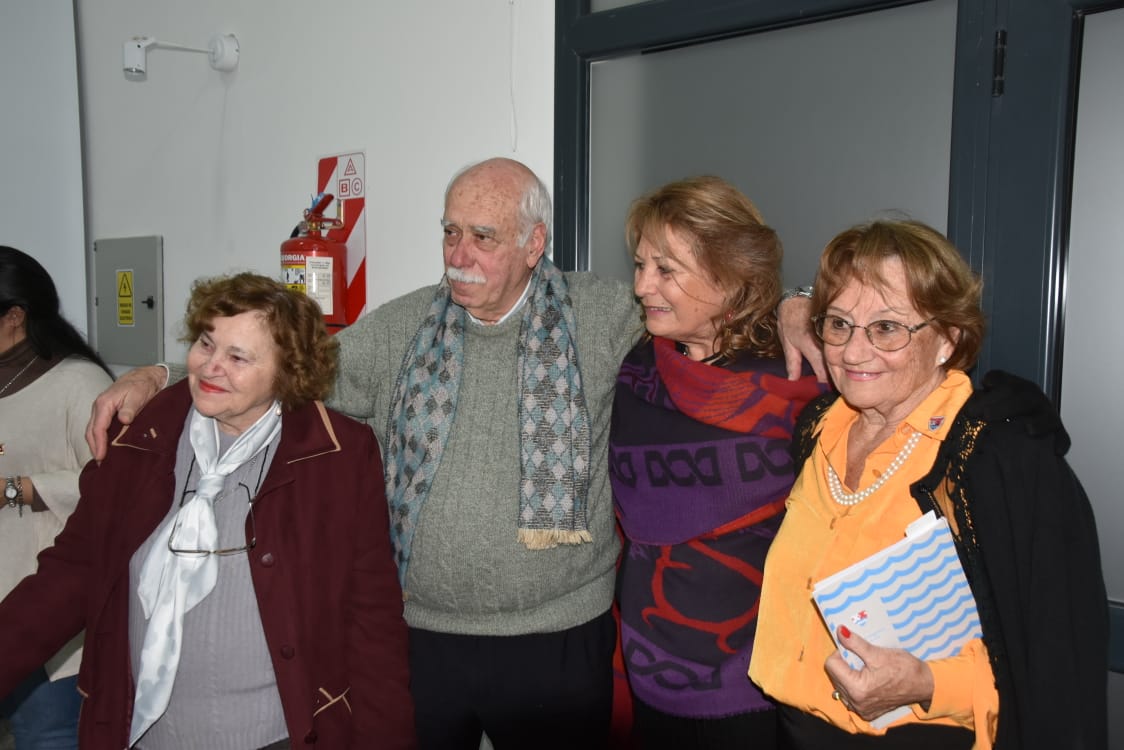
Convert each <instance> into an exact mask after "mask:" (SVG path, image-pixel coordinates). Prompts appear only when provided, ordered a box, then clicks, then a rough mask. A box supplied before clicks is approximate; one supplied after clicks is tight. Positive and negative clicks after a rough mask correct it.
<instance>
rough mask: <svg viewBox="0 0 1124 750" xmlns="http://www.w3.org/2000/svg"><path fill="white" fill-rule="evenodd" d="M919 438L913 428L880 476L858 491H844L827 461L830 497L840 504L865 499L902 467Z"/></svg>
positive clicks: (917, 432) (918, 432) (849, 503)
mask: <svg viewBox="0 0 1124 750" xmlns="http://www.w3.org/2000/svg"><path fill="white" fill-rule="evenodd" d="M919 440H921V432H920V431H918V430H914V431H913V434H912V435H911V436H910V438H909V440H907V441H906V443H905V445H904V446H902V449H901V450H900V451H898V455H896V456H894V460H893V461H891V462H890V465H889V466H887V467H886V471H884V472H882V476H880V477H878V479H875V480H874V484H872V485H870V486H869V487H867V488H866V489H865V490H859V491H858V492H850V493H848V492H844V491H843V483H842V482H840V481H839V475H838V474H836V473H835V469H834V468H833V467H832V465H831V464H830V463H829V464H828V465H827V488H828V489H829V490H831V497H832V499H833V500H835V502H837V503H839V504H840V505H858V504H859V503H861V502H862V501H863V500H866V499H867V498H868V497H870V496H871V495H873V494H874V493H875V492H877V491H878V490H879V488H881V487H882V485H884V484H886V480H887V479H889V478H890V477H892V476H894V472H896V471H897V470H898V469H900V468H901V467H902V464H904V463H905V460H906V459H907V458H909V454H910V453H913V449H914V448H915V447H917V443H918V441H919Z"/></svg>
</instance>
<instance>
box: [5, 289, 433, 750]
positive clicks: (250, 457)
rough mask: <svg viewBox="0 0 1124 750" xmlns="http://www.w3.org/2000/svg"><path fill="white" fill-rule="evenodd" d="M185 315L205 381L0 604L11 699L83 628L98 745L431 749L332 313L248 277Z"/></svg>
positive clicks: (191, 369)
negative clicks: (327, 317) (329, 327)
mask: <svg viewBox="0 0 1124 750" xmlns="http://www.w3.org/2000/svg"><path fill="white" fill-rule="evenodd" d="M184 327H185V329H186V334H187V335H186V337H185V340H186V341H190V342H191V347H190V349H189V350H188V355H187V370H188V375H187V378H186V379H185V380H183V381H180V382H179V383H177V384H175V385H173V386H170V387H168V388H166V389H164V390H163V391H161V392H160V394H159V395H157V396H156V398H154V399H153V400H152V401H151V402H150V403H149V404H148V405H147V406H146V407H145V409H144V410H143V411H142V412H141V413H139V414H138V415H137V416H136V419H134V420H133V422H132V424H130V425H129V426H127V427H122V426H121V425H120V424H116V425H115V428H114V429H113V430H112V431H111V435H112V436H113V439H112V441H111V444H110V448H109V451H108V453H107V455H106V458H105V460H104V461H102V462H101V464H100V465H98V464H95V463H94V462H90V463H89V464H88V465H87V467H86V469H85V471H83V472H82V477H81V494H82V500H81V502H79V504H78V508H77V510H75V512H74V514H73V515H72V516H71V518H70V520H69V521H68V522H67V525H66V527H65V528H64V529H63V531H62V533H61V534H60V535H59V537H58V539H57V540H56V542H55V544H54V546H53V547H51V548H50V549H48V550H46V551H44V552H43V554H42V555H40V558H39V560H40V565H39V571H38V572H37V573H36V574H35V575H33V576H29V577H27V578H25V579H24V580H23V582H22V583H20V585H19V586H17V587H16V589H15V590H14V591H13V592H12V593H11V594H10V595H9V596H8V597H7V598H6V599H5V600H4V601H3V602H0V643H8V644H19V648H17V649H11V650H9V651H7V652H6V653H5V655H4V657H3V658H2V659H0V693H2V692H4V691H5V690H7V689H8V688H9V687H10V686H11V685H13V684H15V682H16V681H18V680H19V679H21V678H22V676H23V674H24V673H26V672H27V671H29V670H30V669H31V668H32V667H33V666H34V665H35V664H36V663H37V662H38V660H39V659H41V658H42V656H43V655H44V654H49V653H52V652H53V651H54V650H55V649H57V648H58V646H59V644H61V643H63V642H65V641H66V640H68V639H69V638H71V637H72V636H73V635H74V634H75V633H77V632H78V631H79V630H81V629H82V628H85V631H86V640H85V648H84V653H83V658H82V667H81V671H80V672H79V676H78V685H79V688H80V690H81V692H82V695H83V696H84V703H83V707H82V717H81V721H80V725H79V738H80V742H81V747H82V750H121V748H139V749H140V750H194V749H195V748H207V749H208V750H247V749H248V748H253V749H254V750H281V749H282V748H290V747H295V746H303V745H310V746H311V745H316V746H318V747H324V748H353V749H354V750H366V749H367V748H375V747H378V748H402V749H405V748H412V747H415V746H416V739H415V729H414V717H413V701H412V700H411V698H410V693H409V676H408V667H407V642H406V638H407V636H406V625H405V622H404V621H403V619H402V592H401V589H400V588H399V586H398V576H397V571H396V569H395V565H394V560H393V558H392V556H391V552H390V538H389V521H388V511H387V504H386V496H385V494H384V490H383V481H382V460H381V458H380V456H379V449H378V444H377V443H376V441H375V436H374V433H373V432H372V431H371V429H370V428H369V427H368V426H366V425H364V424H361V423H359V422H356V421H354V420H352V419H350V418H348V417H344V416H342V415H340V414H338V413H335V412H332V411H330V410H328V409H327V408H325V407H324V405H323V403H321V402H320V399H321V398H323V396H324V395H325V394H326V393H327V392H328V390H329V388H330V387H331V384H332V382H333V380H334V377H335V373H336V366H337V364H336V352H337V348H338V344H337V342H336V340H335V339H334V338H332V337H331V336H329V335H328V333H327V331H326V330H325V327H324V321H323V318H322V316H321V314H320V309H319V307H318V306H317V305H316V303H315V302H314V301H313V300H311V299H310V298H308V297H307V296H306V295H304V294H301V293H299V292H295V291H291V290H289V289H286V288H285V287H284V286H283V285H282V284H280V283H278V282H277V281H274V280H272V279H269V278H266V277H264V276H257V275H255V274H249V273H244V274H238V275H236V276H232V277H226V278H216V279H207V280H203V281H200V282H196V284H195V285H194V287H193V289H192V294H191V299H190V301H189V302H188V309H187V316H186V318H185V320H184ZM79 421H81V420H79Z"/></svg>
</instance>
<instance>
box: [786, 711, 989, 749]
mask: <svg viewBox="0 0 1124 750" xmlns="http://www.w3.org/2000/svg"><path fill="white" fill-rule="evenodd" d="M777 711H778V715H779V717H780V725H779V726H780V736H781V742H780V747H781V748H782V749H783V750H820V748H822V749H823V750H961V748H962V749H963V750H969V749H970V748H971V747H972V746H973V745H974V744H975V739H976V738H975V736H974V735H973V734H972V733H971V732H969V731H968V730H967V729H964V728H962V727H948V726H941V725H940V724H916V723H913V724H903V725H901V726H900V727H893V728H891V729H888V730H886V734H884V735H871V734H851V733H850V732H844V731H843V730H842V729H839V728H838V727H836V726H835V725H834V724H828V723H827V722H826V721H824V720H823V719H820V718H819V717H816V716H812V715H811V714H806V713H804V712H803V711H801V710H799V709H796V708H792V707H791V706H779V707H778V708H777Z"/></svg>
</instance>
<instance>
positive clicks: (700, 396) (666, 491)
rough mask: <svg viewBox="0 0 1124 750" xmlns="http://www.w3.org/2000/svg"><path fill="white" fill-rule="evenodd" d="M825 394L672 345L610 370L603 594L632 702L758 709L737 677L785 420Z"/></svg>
mask: <svg viewBox="0 0 1124 750" xmlns="http://www.w3.org/2000/svg"><path fill="white" fill-rule="evenodd" d="M825 387H826V386H824V385H822V384H820V383H817V382H816V380H815V378H814V377H813V376H811V375H807V376H805V377H802V378H801V379H800V380H797V381H789V380H787V379H786V377H785V371H784V362H783V360H780V359H762V358H757V357H751V356H743V357H741V358H739V359H738V360H736V361H734V362H726V363H724V364H723V365H722V366H714V365H708V364H704V363H701V362H695V361H693V360H691V359H689V358H687V357H684V356H683V355H681V354H679V352H678V351H677V350H676V348H675V344H674V342H672V341H669V340H667V339H661V338H658V337H657V338H653V339H650V340H648V341H644V342H641V343H640V344H637V345H636V347H635V348H633V350H632V351H631V352H629V354H628V356H627V357H626V358H625V360H624V362H623V363H622V365H621V370H620V374H619V375H618V378H617V389H616V394H615V398H614V401H613V416H612V423H611V427H610V434H609V463H610V469H609V473H610V480H611V481H612V484H613V496H614V503H615V505H616V509H617V517H618V519H619V521H620V525H621V529H622V531H623V533H624V537H625V551H624V554H623V556H622V559H621V564H620V572H619V578H618V589H617V596H618V600H619V603H620V609H621V649H622V653H623V657H624V663H625V669H626V670H627V672H628V677H629V683H630V685H631V687H632V692H633V694H634V696H635V697H636V698H637V699H639V700H641V701H643V702H644V703H646V704H647V705H649V706H651V707H652V708H655V709H656V710H659V711H662V712H664V713H668V714H672V715H675V716H686V717H693V718H719V717H724V716H733V715H736V714H741V713H746V712H749V711H758V710H764V709H768V708H771V707H772V704H771V703H770V702H769V701H768V699H766V698H765V697H764V696H763V695H762V693H761V691H760V690H758V689H757V687H756V686H755V685H753V683H751V682H750V681H749V678H748V677H747V676H746V671H747V669H748V667H749V657H750V654H751V652H752V648H753V634H754V631H755V630H756V627H757V607H758V599H759V597H760V593H761V590H760V586H761V571H762V568H763V566H764V563H765V555H766V553H767V552H768V550H769V545H770V543H772V540H773V537H774V536H775V535H776V531H777V528H778V527H779V525H780V522H781V518H782V517H783V515H784V504H785V500H786V499H787V497H788V490H789V488H790V487H791V486H792V482H793V478H794V471H793V465H792V459H791V457H790V456H789V450H788V449H789V441H790V439H791V437H792V428H793V425H794V424H795V422H796V416H797V414H799V412H800V410H801V409H802V408H803V407H804V405H805V404H806V403H807V402H808V401H809V400H811V399H812V398H814V397H815V396H817V395H819V394H820V393H821V392H823V390H824V388H825Z"/></svg>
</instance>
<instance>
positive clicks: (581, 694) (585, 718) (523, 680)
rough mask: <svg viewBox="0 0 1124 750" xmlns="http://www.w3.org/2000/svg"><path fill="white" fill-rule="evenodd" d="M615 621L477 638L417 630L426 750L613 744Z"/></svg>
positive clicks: (417, 696) (414, 669)
mask: <svg viewBox="0 0 1124 750" xmlns="http://www.w3.org/2000/svg"><path fill="white" fill-rule="evenodd" d="M616 632H617V631H616V625H615V623H614V622H613V617H612V615H611V614H610V613H609V612H606V613H605V614H603V615H601V616H600V617H596V618H594V619H593V620H590V621H589V622H587V623H585V624H584V625H579V626H577V627H574V628H570V629H569V630H562V631H559V632H556V633H530V634H527V635H517V636H474V635H453V634H449V633H435V632H433V631H429V630H419V629H416V628H411V629H410V692H411V693H412V694H413V697H414V712H415V716H416V719H417V728H418V741H419V745H420V747H421V750H459V749H461V748H463V750H477V749H478V748H479V747H480V738H481V734H482V733H487V735H488V738H489V739H490V740H491V742H492V745H493V747H494V748H495V750H509V749H511V750H516V749H518V750H526V748H535V749H536V750H540V749H541V750H547V749H548V748H559V749H561V748H566V749H567V750H569V749H570V748H582V750H585V749H586V748H589V749H590V750H596V749H597V748H603V747H605V746H606V743H607V742H608V736H609V719H610V714H611V712H612V701H613V674H612V657H613V646H614V645H615V641H616Z"/></svg>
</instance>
